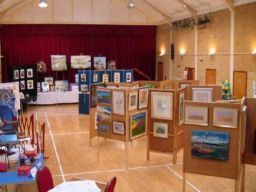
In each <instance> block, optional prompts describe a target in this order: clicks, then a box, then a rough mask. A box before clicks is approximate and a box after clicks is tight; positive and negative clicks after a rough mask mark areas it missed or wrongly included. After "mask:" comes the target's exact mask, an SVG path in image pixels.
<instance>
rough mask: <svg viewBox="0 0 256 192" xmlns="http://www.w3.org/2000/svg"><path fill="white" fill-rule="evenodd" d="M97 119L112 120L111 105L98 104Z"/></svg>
mask: <svg viewBox="0 0 256 192" xmlns="http://www.w3.org/2000/svg"><path fill="white" fill-rule="evenodd" d="M97 121H98V122H99V121H111V107H110V106H97Z"/></svg>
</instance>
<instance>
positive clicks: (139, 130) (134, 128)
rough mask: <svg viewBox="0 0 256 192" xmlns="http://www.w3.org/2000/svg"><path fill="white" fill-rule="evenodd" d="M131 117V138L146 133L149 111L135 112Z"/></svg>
mask: <svg viewBox="0 0 256 192" xmlns="http://www.w3.org/2000/svg"><path fill="white" fill-rule="evenodd" d="M130 118H131V119H130V127H131V129H130V138H131V139H134V138H137V137H140V136H142V135H145V134H146V130H147V112H146V111H142V112H139V113H134V114H132V115H131V117H130Z"/></svg>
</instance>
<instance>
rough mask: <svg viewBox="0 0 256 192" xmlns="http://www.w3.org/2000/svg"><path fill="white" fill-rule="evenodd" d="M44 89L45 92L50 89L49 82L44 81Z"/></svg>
mask: <svg viewBox="0 0 256 192" xmlns="http://www.w3.org/2000/svg"><path fill="white" fill-rule="evenodd" d="M42 91H43V92H48V91H50V86H49V83H48V82H42Z"/></svg>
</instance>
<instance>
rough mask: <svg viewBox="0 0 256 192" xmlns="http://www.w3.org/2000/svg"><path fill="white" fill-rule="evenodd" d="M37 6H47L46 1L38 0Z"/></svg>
mask: <svg viewBox="0 0 256 192" xmlns="http://www.w3.org/2000/svg"><path fill="white" fill-rule="evenodd" d="M38 6H39V7H41V8H46V7H47V6H48V3H47V2H46V0H39V3H38Z"/></svg>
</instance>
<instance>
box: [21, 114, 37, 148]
mask: <svg viewBox="0 0 256 192" xmlns="http://www.w3.org/2000/svg"><path fill="white" fill-rule="evenodd" d="M18 122H19V126H18V138H19V139H21V140H23V141H24V142H25V141H30V144H31V145H34V144H35V118H34V114H31V115H30V117H29V118H28V116H26V117H24V116H23V115H21V116H20V118H19V121H18Z"/></svg>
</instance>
